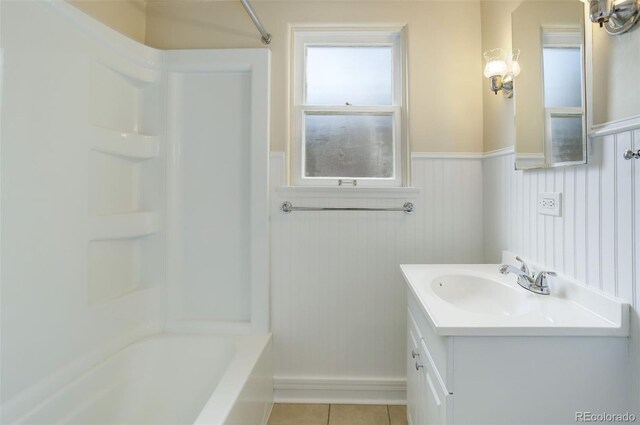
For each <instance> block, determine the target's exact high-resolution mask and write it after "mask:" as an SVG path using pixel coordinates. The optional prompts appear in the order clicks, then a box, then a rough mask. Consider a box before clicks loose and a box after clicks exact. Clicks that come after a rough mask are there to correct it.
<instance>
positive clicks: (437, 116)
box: [146, 0, 485, 152]
mask: <svg viewBox="0 0 640 425" xmlns="http://www.w3.org/2000/svg"><path fill="white" fill-rule="evenodd" d="M253 5H254V8H255V10H256V13H257V14H258V16H259V17H260V18H261V20H262V21H263V22H264V25H265V27H266V28H267V30H268V31H269V32H271V34H272V36H273V41H272V43H271V45H270V46H269V48H270V49H271V52H272V67H271V71H272V85H271V99H272V100H271V149H272V150H277V151H279V150H285V149H286V148H287V145H288V138H289V124H288V117H289V112H288V99H289V94H288V93H289V85H288V84H289V83H288V72H289V60H288V55H289V40H288V34H289V25H291V24H294V25H295V24H318V25H320V24H352V23H355V24H376V23H380V24H384V23H394V24H397V23H407V25H408V49H409V75H410V77H409V87H410V96H409V108H410V116H409V119H410V131H409V137H410V141H411V145H412V150H413V151H414V152H420V151H422V152H481V151H482V149H483V146H482V125H483V124H482V90H483V88H484V85H483V84H484V82H485V81H484V78H483V77H482V56H481V41H480V38H481V37H480V28H481V27H480V23H481V20H480V4H479V2H457V1H456V2H446V3H445V2H444V1H442V2H409V1H407V2H404V1H403V2H397V1H372V2H369V1H340V2H337V1H336V2H331V1H304V2H286V1H285V2H282V1H259V2H258V1H256V2H254V3H253ZM448 16H455V17H456V19H455V20H453V19H444V18H446V17H448ZM146 42H147V44H149V45H150V46H153V47H157V48H163V49H184V48H232V47H263V45H262V44H261V42H260V37H259V34H258V32H257V30H256V29H255V27H254V26H253V24H252V22H251V21H250V20H249V17H248V16H247V14H246V13H245V11H244V10H243V8H242V6H241V4H240V2H239V1H233V2H229V1H221V2H206V1H189V0H177V1H150V2H149V3H148V4H147V25H146Z"/></svg>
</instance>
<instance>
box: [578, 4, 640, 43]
mask: <svg viewBox="0 0 640 425" xmlns="http://www.w3.org/2000/svg"><path fill="white" fill-rule="evenodd" d="M582 1H583V2H584V3H587V4H588V5H589V18H590V19H591V22H593V23H594V24H600V27H601V28H602V27H603V26H604V29H605V30H606V31H607V32H608V33H609V34H613V35H616V34H622V33H625V32H627V31H629V30H630V29H631V28H632V27H633V26H634V25H635V23H636V22H638V20H640V0H582Z"/></svg>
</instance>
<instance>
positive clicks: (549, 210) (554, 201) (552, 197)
mask: <svg viewBox="0 0 640 425" xmlns="http://www.w3.org/2000/svg"><path fill="white" fill-rule="evenodd" d="M538 214H542V215H552V216H555V217H560V216H561V215H562V193H560V192H541V193H538Z"/></svg>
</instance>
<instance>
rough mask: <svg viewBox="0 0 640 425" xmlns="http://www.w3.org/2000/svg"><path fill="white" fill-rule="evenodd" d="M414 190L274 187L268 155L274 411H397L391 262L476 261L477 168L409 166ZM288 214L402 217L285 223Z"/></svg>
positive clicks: (421, 159)
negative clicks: (294, 407) (289, 207)
mask: <svg viewBox="0 0 640 425" xmlns="http://www.w3.org/2000/svg"><path fill="white" fill-rule="evenodd" d="M411 165H412V186H413V187H415V188H417V190H407V189H398V190H395V191H394V190H389V189H385V190H380V191H373V192H371V191H366V190H365V191H360V190H359V191H355V192H356V193H354V191H353V188H351V189H350V190H351V192H348V191H340V188H335V189H334V188H331V189H324V190H317V189H316V190H314V189H313V188H310V189H300V188H295V189H291V188H283V187H282V186H283V185H284V184H285V180H284V175H285V159H284V154H282V153H277V152H276V153H272V155H271V164H270V169H271V171H270V175H271V185H272V189H271V211H270V213H271V235H272V237H271V244H272V246H271V329H272V332H273V335H274V338H273V342H274V357H275V365H274V368H275V372H274V373H275V397H276V401H278V402H284V401H294V402H295V401H298V402H301V401H307V402H359V403H360V402H362V403H382V404H392V403H403V402H404V401H405V399H406V395H405V376H406V359H405V346H406V342H405V339H406V337H405V335H406V314H407V313H406V311H407V310H406V309H407V307H406V303H407V300H406V291H405V284H404V281H403V278H402V275H401V273H400V269H399V267H398V265H399V264H401V263H478V262H482V258H483V237H482V223H483V220H482V158H481V156H480V155H460V156H456V155H446V154H445V155H415V154H414V156H413V158H412V164H411ZM285 201H289V202H291V203H292V204H293V205H294V206H318V207H319V206H330V207H346V206H356V207H401V206H402V205H403V204H404V203H405V202H413V203H414V204H415V211H414V212H413V213H412V214H405V213H403V212H378V211H376V212H344V211H339V212H336V211H324V212H297V211H294V212H291V213H289V214H285V213H283V212H281V211H280V205H281V204H282V202H285Z"/></svg>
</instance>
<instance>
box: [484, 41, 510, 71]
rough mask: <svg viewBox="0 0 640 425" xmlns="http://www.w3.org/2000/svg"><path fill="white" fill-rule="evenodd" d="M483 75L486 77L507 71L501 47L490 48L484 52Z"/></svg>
mask: <svg viewBox="0 0 640 425" xmlns="http://www.w3.org/2000/svg"><path fill="white" fill-rule="evenodd" d="M484 60H485V61H486V64H485V66H484V76H485V77H487V78H491V77H495V76H497V75H499V76H503V75H504V74H506V73H507V63H506V62H505V61H504V51H503V50H502V49H499V48H498V49H491V50H487V51H486V52H484Z"/></svg>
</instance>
